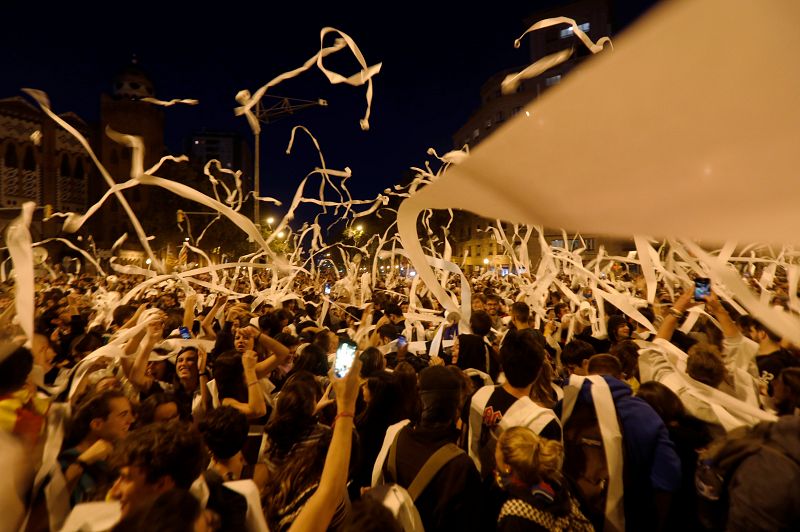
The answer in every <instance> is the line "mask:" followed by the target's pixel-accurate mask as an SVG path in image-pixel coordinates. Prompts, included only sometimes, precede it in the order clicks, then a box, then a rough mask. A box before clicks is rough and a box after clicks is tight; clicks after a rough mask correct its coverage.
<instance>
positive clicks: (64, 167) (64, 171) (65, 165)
mask: <svg viewBox="0 0 800 532" xmlns="http://www.w3.org/2000/svg"><path fill="white" fill-rule="evenodd" d="M61 175H62V176H68V175H71V173H70V171H69V160H68V159H67V156H66V155H63V156H61Z"/></svg>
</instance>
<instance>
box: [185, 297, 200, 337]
mask: <svg viewBox="0 0 800 532" xmlns="http://www.w3.org/2000/svg"><path fill="white" fill-rule="evenodd" d="M196 303H197V294H189V295H187V296H186V299H185V300H184V301H183V326H184V327H186V328H187V329H189V330H191V329H192V324H193V323H194V307H195V304H196Z"/></svg>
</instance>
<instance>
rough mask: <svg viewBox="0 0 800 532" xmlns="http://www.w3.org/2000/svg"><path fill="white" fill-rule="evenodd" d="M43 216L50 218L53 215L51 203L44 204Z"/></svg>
mask: <svg viewBox="0 0 800 532" xmlns="http://www.w3.org/2000/svg"><path fill="white" fill-rule="evenodd" d="M43 216H44V217H45V218H50V217H51V216H53V206H52V205H50V204H49V203H48V204H47V205H45V206H44V211H43Z"/></svg>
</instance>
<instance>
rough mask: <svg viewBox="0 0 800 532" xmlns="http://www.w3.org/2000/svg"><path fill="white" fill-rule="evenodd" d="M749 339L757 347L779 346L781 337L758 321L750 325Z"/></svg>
mask: <svg viewBox="0 0 800 532" xmlns="http://www.w3.org/2000/svg"><path fill="white" fill-rule="evenodd" d="M749 336H750V338H751V339H752V340H753V341H754V342H758V344H759V345H761V346H763V345H771V344H779V343H780V341H781V337H780V336H778V335H777V334H775V333H774V332H772V331H771V330H770V329H769V328H767V326H765V325H764V324H763V323H761V322H760V321H758V320H753V321H752V322H751V323H750V334H749Z"/></svg>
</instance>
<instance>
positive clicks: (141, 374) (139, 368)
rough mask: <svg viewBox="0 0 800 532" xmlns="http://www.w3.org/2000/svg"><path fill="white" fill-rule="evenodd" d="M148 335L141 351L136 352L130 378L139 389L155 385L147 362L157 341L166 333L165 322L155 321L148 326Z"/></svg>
mask: <svg viewBox="0 0 800 532" xmlns="http://www.w3.org/2000/svg"><path fill="white" fill-rule="evenodd" d="M146 331H147V336H146V337H145V339H144V343H142V345H141V348H140V349H139V352H138V353H136V358H135V359H134V361H133V366H132V367H131V371H130V374H129V375H128V379H129V380H130V381H131V384H133V385H134V386H136V387H137V388H138V389H139V390H147V389H148V388H150V386H152V385H153V377H148V376H147V362H148V360H149V359H150V353H151V352H152V351H153V348H154V347H155V346H156V343H158V341H159V340H160V339H161V338H162V336H163V333H164V324H163V322H161V321H154V322H153V323H151V324H149V325H148V326H147V328H146Z"/></svg>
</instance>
